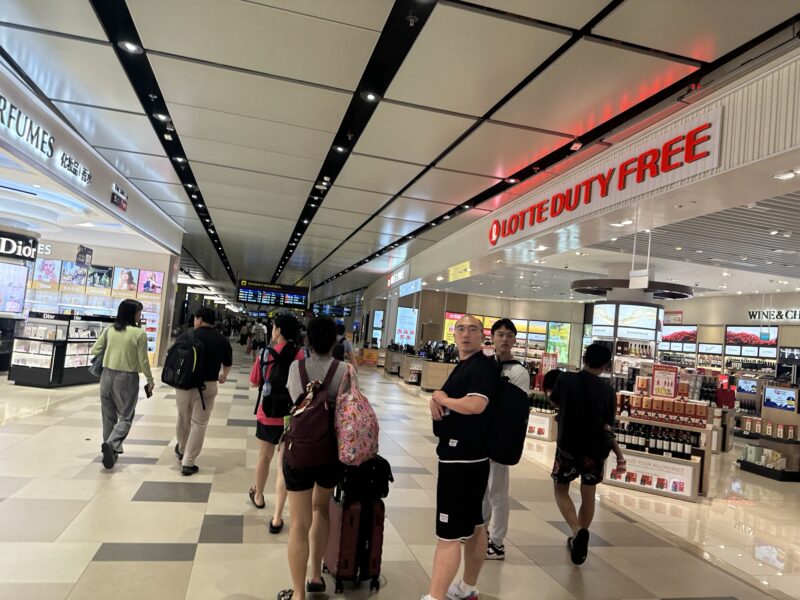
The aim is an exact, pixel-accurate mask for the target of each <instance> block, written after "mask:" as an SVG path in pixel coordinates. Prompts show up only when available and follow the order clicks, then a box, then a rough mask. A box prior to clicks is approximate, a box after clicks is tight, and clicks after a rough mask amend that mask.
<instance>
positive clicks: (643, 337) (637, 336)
mask: <svg viewBox="0 0 800 600" xmlns="http://www.w3.org/2000/svg"><path fill="white" fill-rule="evenodd" d="M617 337H618V338H620V339H623V340H635V341H637V342H639V341H641V342H652V341H653V340H654V339H656V331H655V329H639V328H637V327H617Z"/></svg>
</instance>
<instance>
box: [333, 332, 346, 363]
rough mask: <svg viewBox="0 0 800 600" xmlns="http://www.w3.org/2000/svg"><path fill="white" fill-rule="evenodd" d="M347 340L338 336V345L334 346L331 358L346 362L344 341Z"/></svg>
mask: <svg viewBox="0 0 800 600" xmlns="http://www.w3.org/2000/svg"><path fill="white" fill-rule="evenodd" d="M345 339H346V338H345V337H344V336H343V335H342V336H337V338H336V343H335V344H334V345H333V349H332V350H331V356H333V358H335V359H336V360H344V340H345Z"/></svg>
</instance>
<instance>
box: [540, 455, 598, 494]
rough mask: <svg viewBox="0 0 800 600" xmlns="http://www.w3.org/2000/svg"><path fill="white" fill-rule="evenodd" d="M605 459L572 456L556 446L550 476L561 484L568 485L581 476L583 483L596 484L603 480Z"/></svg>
mask: <svg viewBox="0 0 800 600" xmlns="http://www.w3.org/2000/svg"><path fill="white" fill-rule="evenodd" d="M604 468H605V461H602V460H597V459H595V458H589V457H588V456H583V457H578V458H574V457H572V456H571V455H569V454H565V453H564V452H562V451H561V450H560V449H558V448H556V460H555V462H554V463H553V473H552V474H551V475H550V477H552V478H553V481H555V482H556V483H560V484H561V485H569V484H570V483H571V482H572V481H574V480H575V479H577V478H578V475H580V477H581V483H582V484H583V485H597V484H598V483H600V482H601V481H603V469H604Z"/></svg>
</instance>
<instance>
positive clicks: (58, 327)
mask: <svg viewBox="0 0 800 600" xmlns="http://www.w3.org/2000/svg"><path fill="white" fill-rule="evenodd" d="M113 321H114V319H113V318H112V317H106V316H82V315H61V314H53V313H41V312H31V313H30V314H29V317H28V320H27V321H18V322H17V326H16V332H15V339H14V350H13V354H12V356H11V368H10V370H9V374H8V379H9V380H10V381H13V382H14V383H15V384H17V385H27V386H31V387H46V388H51V387H61V386H66V385H77V384H82V383H93V382H96V381H97V378H96V377H94V376H93V375H91V373H89V369H88V368H87V367H88V366H89V363H90V362H91V358H92V357H91V349H92V346H93V345H94V342H95V340H96V339H97V338H98V337H99V336H100V334H101V333H102V332H103V329H105V328H106V327H107V326H108V325H109V324H110V323H112V322H113Z"/></svg>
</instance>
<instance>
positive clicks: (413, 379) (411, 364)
mask: <svg viewBox="0 0 800 600" xmlns="http://www.w3.org/2000/svg"><path fill="white" fill-rule="evenodd" d="M423 362H424V361H423V360H422V359H421V358H420V357H419V356H416V355H414V354H403V355H402V356H401V357H400V372H399V375H400V379H402V380H403V381H405V382H406V383H411V384H417V385H418V384H419V382H420V378H421V374H422V363H423Z"/></svg>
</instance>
